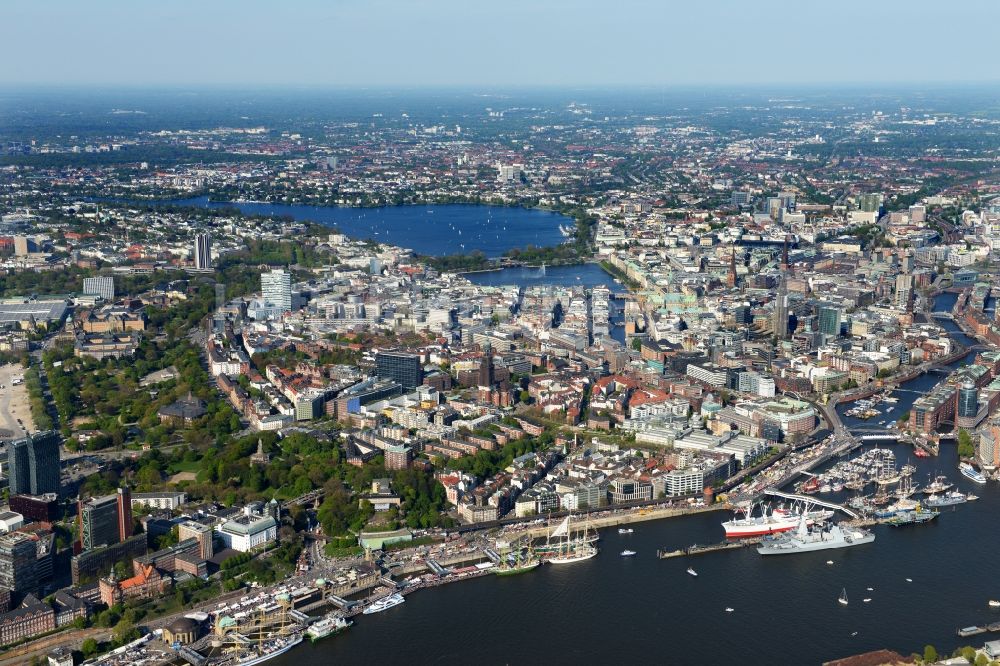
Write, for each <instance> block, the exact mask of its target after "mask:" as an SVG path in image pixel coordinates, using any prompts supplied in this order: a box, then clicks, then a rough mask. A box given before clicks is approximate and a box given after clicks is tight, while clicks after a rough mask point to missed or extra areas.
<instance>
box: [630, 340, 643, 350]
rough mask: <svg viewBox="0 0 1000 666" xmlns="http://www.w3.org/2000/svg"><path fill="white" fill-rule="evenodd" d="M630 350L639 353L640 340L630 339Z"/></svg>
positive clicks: (640, 347)
mask: <svg viewBox="0 0 1000 666" xmlns="http://www.w3.org/2000/svg"><path fill="white" fill-rule="evenodd" d="M632 349H633V350H635V351H639V350H641V349H642V340H640V339H639V338H632Z"/></svg>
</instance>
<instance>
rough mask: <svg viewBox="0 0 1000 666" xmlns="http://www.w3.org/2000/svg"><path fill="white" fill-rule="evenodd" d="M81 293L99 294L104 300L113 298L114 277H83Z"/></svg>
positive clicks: (87, 294) (86, 294)
mask: <svg viewBox="0 0 1000 666" xmlns="http://www.w3.org/2000/svg"><path fill="white" fill-rule="evenodd" d="M83 294H84V295H85V296H100V297H101V298H103V299H104V300H106V301H113V300H115V279H114V278H113V277H112V276H110V275H99V276H98V277H89V278H83Z"/></svg>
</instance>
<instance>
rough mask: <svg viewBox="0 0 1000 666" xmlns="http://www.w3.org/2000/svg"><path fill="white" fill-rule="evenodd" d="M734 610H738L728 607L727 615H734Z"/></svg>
mask: <svg viewBox="0 0 1000 666" xmlns="http://www.w3.org/2000/svg"><path fill="white" fill-rule="evenodd" d="M734 610H736V609H735V608H730V607H728V606H726V612H727V613H732V612H733V611H734Z"/></svg>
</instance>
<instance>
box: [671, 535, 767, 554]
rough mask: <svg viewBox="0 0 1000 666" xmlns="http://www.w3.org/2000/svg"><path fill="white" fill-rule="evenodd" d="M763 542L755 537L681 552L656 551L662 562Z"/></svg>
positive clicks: (690, 547)
mask: <svg viewBox="0 0 1000 666" xmlns="http://www.w3.org/2000/svg"><path fill="white" fill-rule="evenodd" d="M762 541H763V539H761V538H759V537H755V538H752V539H740V540H738V541H721V542H719V543H713V544H709V545H707V546H701V545H698V544H694V545H693V546H688V547H687V548H681V549H680V550H664V549H662V548H661V549H659V550H657V551H656V556H657V557H658V558H660V559H661V560H668V559H670V558H672V557H684V556H686V555H704V554H705V553H715V552H718V551H720V550H736V549H738V548H747V547H749V546H757V545H759V544H760V543H761V542H762Z"/></svg>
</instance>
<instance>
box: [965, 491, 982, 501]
mask: <svg viewBox="0 0 1000 666" xmlns="http://www.w3.org/2000/svg"><path fill="white" fill-rule="evenodd" d="M977 499H979V497H977V496H976V495H973V494H972V493H969V494H968V495H966V496H965V501H966V502H975V501H976V500H977Z"/></svg>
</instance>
